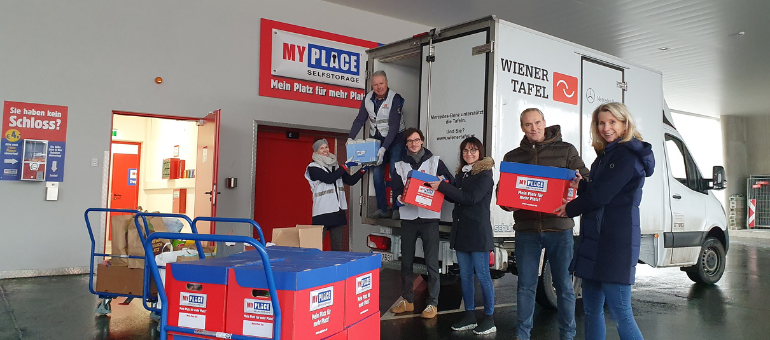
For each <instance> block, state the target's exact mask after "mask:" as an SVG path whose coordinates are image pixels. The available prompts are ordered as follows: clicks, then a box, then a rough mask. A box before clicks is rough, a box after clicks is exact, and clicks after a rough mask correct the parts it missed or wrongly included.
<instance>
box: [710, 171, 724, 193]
mask: <svg viewBox="0 0 770 340" xmlns="http://www.w3.org/2000/svg"><path fill="white" fill-rule="evenodd" d="M711 185H712V186H711V188H712V189H713V190H722V189H724V188H725V187H727V178H726V177H725V168H724V167H722V166H719V165H715V166H714V170H713V175H712V177H711Z"/></svg>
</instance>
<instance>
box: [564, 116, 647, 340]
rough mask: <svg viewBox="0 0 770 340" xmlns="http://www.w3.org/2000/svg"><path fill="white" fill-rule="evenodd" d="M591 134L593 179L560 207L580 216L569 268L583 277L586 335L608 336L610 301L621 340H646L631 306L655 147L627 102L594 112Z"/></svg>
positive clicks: (578, 181) (590, 338)
mask: <svg viewBox="0 0 770 340" xmlns="http://www.w3.org/2000/svg"><path fill="white" fill-rule="evenodd" d="M591 136H592V137H593V147H594V149H595V150H596V154H597V157H596V160H595V161H594V163H593V164H592V165H591V172H590V175H589V178H590V179H591V180H590V182H589V181H585V180H582V177H581V176H580V173H578V174H577V177H576V178H575V180H573V182H572V187H573V188H577V189H578V197H577V198H575V199H574V200H572V201H571V202H569V203H567V204H565V205H562V206H561V207H559V208H557V209H556V210H555V211H554V213H555V214H557V215H559V216H567V217H575V216H578V215H582V217H581V219H580V239H579V241H578V245H577V249H576V250H575V256H574V258H573V259H572V264H571V265H570V271H571V272H573V273H574V274H575V276H577V277H579V278H582V279H583V310H584V311H585V316H586V317H585V338H586V339H588V340H594V339H605V337H606V333H607V329H606V325H605V323H604V305H605V303H606V305H607V307H608V309H609V311H610V314H611V315H612V319H613V320H614V321H615V324H616V325H617V329H618V334H619V335H620V339H621V340H626V339H636V340H641V339H643V338H642V333H641V332H640V331H639V327H638V326H637V324H636V320H634V314H633V312H632V310H631V285H633V284H634V279H635V276H636V263H637V261H638V260H639V242H640V239H641V228H640V225H641V224H640V218H639V203H640V202H641V200H642V186H644V179H645V177H650V176H651V175H652V172H653V169H654V168H655V158H654V156H653V154H652V146H650V144H649V143H645V142H643V141H642V135H641V134H640V133H639V132H638V131H637V130H636V125H635V124H634V119H633V117H632V116H631V113H629V112H628V108H626V106H625V105H623V104H622V103H608V104H602V105H600V106H599V107H597V108H596V110H594V112H593V115H592V119H591Z"/></svg>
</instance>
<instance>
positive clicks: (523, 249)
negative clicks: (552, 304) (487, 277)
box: [516, 229, 575, 340]
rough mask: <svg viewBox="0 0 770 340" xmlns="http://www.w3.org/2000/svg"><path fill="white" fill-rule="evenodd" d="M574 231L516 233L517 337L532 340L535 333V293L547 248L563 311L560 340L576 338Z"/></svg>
mask: <svg viewBox="0 0 770 340" xmlns="http://www.w3.org/2000/svg"><path fill="white" fill-rule="evenodd" d="M573 243H574V241H573V239H572V229H570V230H564V231H554V232H542V233H539V232H516V267H517V268H518V271H519V282H518V287H517V289H516V303H517V306H518V311H517V314H518V316H517V318H518V324H517V329H516V336H517V337H518V338H519V339H521V340H528V339H529V333H530V331H531V330H532V315H533V314H534V312H535V291H536V289H537V280H538V272H539V268H538V266H539V265H540V252H541V250H542V249H543V248H545V254H546V257H547V258H548V263H549V264H550V265H551V276H552V277H553V286H554V288H556V296H557V305H558V309H559V334H560V337H559V338H560V339H562V340H565V339H572V338H574V337H575V291H574V290H573V287H572V277H571V276H570V275H569V264H570V262H572V252H573Z"/></svg>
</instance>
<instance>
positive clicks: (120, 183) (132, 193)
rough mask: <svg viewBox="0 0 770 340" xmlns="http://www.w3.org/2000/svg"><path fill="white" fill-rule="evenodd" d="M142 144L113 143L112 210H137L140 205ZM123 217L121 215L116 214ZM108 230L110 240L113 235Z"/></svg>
mask: <svg viewBox="0 0 770 340" xmlns="http://www.w3.org/2000/svg"><path fill="white" fill-rule="evenodd" d="M140 155H141V144H139V143H129V142H113V143H112V180H111V181H110V200H109V207H110V208H111V209H136V208H137V206H138V205H139V159H140ZM115 214H116V215H121V214H120V213H115ZM109 231H110V230H109V229H108V233H107V235H108V239H110V240H111V239H112V233H111V232H109Z"/></svg>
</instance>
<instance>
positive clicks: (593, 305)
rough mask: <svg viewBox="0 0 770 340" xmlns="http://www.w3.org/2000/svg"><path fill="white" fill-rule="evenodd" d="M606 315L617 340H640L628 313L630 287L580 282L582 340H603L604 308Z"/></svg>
mask: <svg viewBox="0 0 770 340" xmlns="http://www.w3.org/2000/svg"><path fill="white" fill-rule="evenodd" d="M605 303H606V305H607V309H608V310H609V311H610V315H611V316H612V320H615V325H616V326H617V328H618V335H619V336H620V339H621V340H644V338H643V337H642V332H640V331H639V326H637V324H636V320H634V312H633V311H631V285H621V284H617V283H603V282H599V281H594V280H585V279H584V280H583V311H585V313H586V320H585V328H586V340H594V339H602V340H603V339H606V337H607V325H606V324H605V321H604V305H605Z"/></svg>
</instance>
